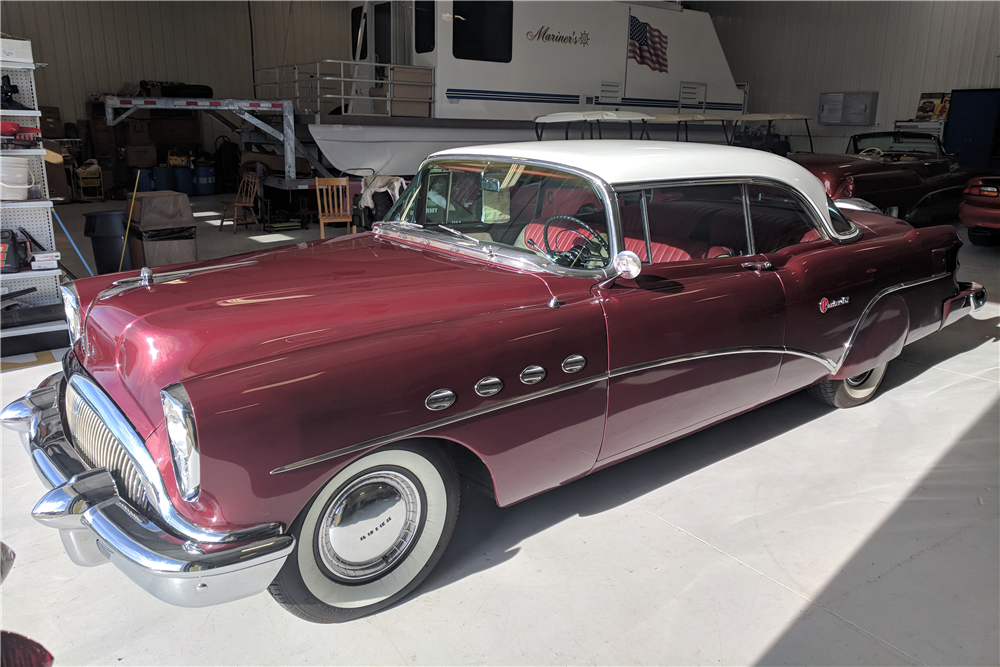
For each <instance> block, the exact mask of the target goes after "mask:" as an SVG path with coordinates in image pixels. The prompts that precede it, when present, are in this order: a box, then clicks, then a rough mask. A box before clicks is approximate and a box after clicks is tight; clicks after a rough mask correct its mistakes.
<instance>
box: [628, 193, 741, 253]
mask: <svg viewBox="0 0 1000 667" xmlns="http://www.w3.org/2000/svg"><path fill="white" fill-rule="evenodd" d="M643 200H644V201H645V212H646V223H647V224H648V229H649V236H648V242H649V243H648V246H647V243H646V241H647V237H646V225H644V223H643V216H642V212H643ZM619 205H620V207H621V214H622V215H621V218H622V232H623V237H624V242H625V249H626V250H631V251H632V252H634V253H636V254H637V255H639V258H640V259H641V260H642V261H643V262H644V263H652V264H661V263H664V262H683V261H687V260H692V259H717V258H719V257H735V256H741V255H747V254H749V250H748V245H749V244H748V243H747V233H746V220H745V218H744V215H743V198H742V191H741V189H740V186H739V185H737V184H727V185H689V186H681V187H665V188H651V189H648V190H643V191H642V192H641V193H638V192H634V193H627V194H624V195H622V196H621V197H620V199H619Z"/></svg>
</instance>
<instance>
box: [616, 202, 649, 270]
mask: <svg viewBox="0 0 1000 667" xmlns="http://www.w3.org/2000/svg"><path fill="white" fill-rule="evenodd" d="M639 207H640V209H641V210H642V233H643V234H645V235H646V238H645V239H643V240H644V241H645V242H646V263H647V264H652V263H653V242H652V240H651V238H652V237H651V236H650V233H649V205H648V204H647V203H646V191H645V190H643V191H642V192H641V193H640V194H639ZM622 222H623V224H624V221H622ZM624 246H625V228H624V227H623V228H622V247H624Z"/></svg>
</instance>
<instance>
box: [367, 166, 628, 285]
mask: <svg viewBox="0 0 1000 667" xmlns="http://www.w3.org/2000/svg"><path fill="white" fill-rule="evenodd" d="M461 160H471V161H473V162H494V163H499V164H523V165H531V166H536V167H543V168H545V169H553V170H556V171H562V172H565V173H567V174H573V175H574V176H579V177H580V178H583V179H584V180H586V181H588V182H589V183H590V184H591V186H593V188H594V191H595V192H596V193H597V195H598V196H599V197H600V198H601V200H602V203H603V204H604V211H605V213H606V214H607V216H608V238H609V240H610V241H611V257H610V258H609V259H608V264H607V265H606V266H605V267H604V268H602V269H571V268H568V267H565V266H559V265H558V264H556V263H555V262H552V261H551V260H548V259H546V258H544V257H541V256H539V255H535V254H534V253H532V252H530V251H525V252H523V253H521V252H518V251H511V250H507V249H506V248H502V247H495V248H488V247H487V246H479V245H475V244H472V243H471V242H469V241H464V242H463V241H462V239H461V238H460V237H455V239H454V240H452V239H448V238H445V237H441V238H438V237H437V233H436V232H433V231H432V230H421V229H407V230H405V231H403V230H402V228H401V227H397V228H388V227H387V226H380V227H379V229H378V230H376V233H377V234H379V235H383V236H387V237H389V238H394V239H398V240H401V241H405V242H410V243H416V244H418V245H427V246H430V247H433V248H435V249H438V250H446V251H450V252H456V253H458V254H460V255H463V256H466V257H472V258H474V259H478V260H481V261H482V260H484V261H488V262H490V263H495V264H500V265H502V266H509V267H510V268H514V269H519V270H522V271H537V272H544V273H551V274H554V275H559V276H568V277H571V278H589V279H592V280H597V281H600V280H604V279H607V278H609V277H611V275H612V268H611V262H612V260H614V257H615V255H617V254H618V253H619V252H620V249H619V245H620V244H619V242H618V241H619V238H620V237H621V234H622V229H621V223H620V220H619V215H618V202H617V199H616V198H615V195H614V190H613V189H612V188H611V186H610V185H609V184H608V183H607V181H605V180H604V179H602V178H601V177H600V176H597V175H596V174H593V173H591V172H589V171H586V170H583V169H578V168H576V167H570V166H567V165H564V164H559V163H557V162H549V161H547V160H529V159H526V158H518V157H510V156H509V155H507V156H505V155H485V154H484V155H469V154H465V153H462V154H454V155H451V154H449V155H442V156H438V157H434V156H431V157H429V158H427V159H426V160H424V161H423V162H422V163H421V164H420V168H419V169H418V170H417V172H418V173H419V172H420V171H422V170H423V169H424V167H427V166H429V165H432V164H434V163H436V162H456V161H461ZM384 222H386V223H388V225H392V224H393V222H394V221H392V220H387V221H384ZM430 234H433V235H434V236H432V237H430V236H429V235H430ZM521 255H524V257H521Z"/></svg>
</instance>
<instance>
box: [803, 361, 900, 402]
mask: <svg viewBox="0 0 1000 667" xmlns="http://www.w3.org/2000/svg"><path fill="white" fill-rule="evenodd" d="M887 366H888V363H885V364H882V365H881V366H876V367H875V368H873V369H871V370H870V371H866V372H864V373H861V374H859V375H855V376H854V377H849V378H846V379H844V380H823V381H822V382H820V383H817V384H814V385H813V386H811V387H809V389H808V390H807V391H808V392H809V395H810V396H812V397H813V398H815V399H816V400H817V401H819V402H821V403H826V404H827V405H832V406H833V407H835V408H853V407H854V406H856V405H861V404H862V403H865V402H867V401H869V400H871V398H872V397H873V396H874V395H875V392H876V391H878V387H879V385H880V384H882V378H884V377H885V369H886V367H887Z"/></svg>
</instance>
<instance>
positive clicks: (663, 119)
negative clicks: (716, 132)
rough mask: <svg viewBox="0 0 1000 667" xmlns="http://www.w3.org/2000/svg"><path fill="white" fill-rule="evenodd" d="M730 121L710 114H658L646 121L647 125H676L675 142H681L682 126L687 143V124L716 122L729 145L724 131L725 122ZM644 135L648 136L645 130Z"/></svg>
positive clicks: (726, 133)
mask: <svg viewBox="0 0 1000 667" xmlns="http://www.w3.org/2000/svg"><path fill="white" fill-rule="evenodd" d="M727 120H732V118H726V117H725V116H717V115H715V114H711V113H672V114H671V113H667V114H658V115H656V116H653V119H652V120H649V121H646V122H648V123H677V134H676V136H675V137H674V139H675V141H680V140H681V125H683V126H684V141H689V140H690V138H689V137H688V123H700V122H705V121H716V122H718V123H720V124H721V125H722V134H723V135H724V136H725V137H726V143H727V144H728V143H729V133H728V132H727V131H726V121H727ZM646 134H647V135H648V134H649V131H648V130H647V132H646Z"/></svg>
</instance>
